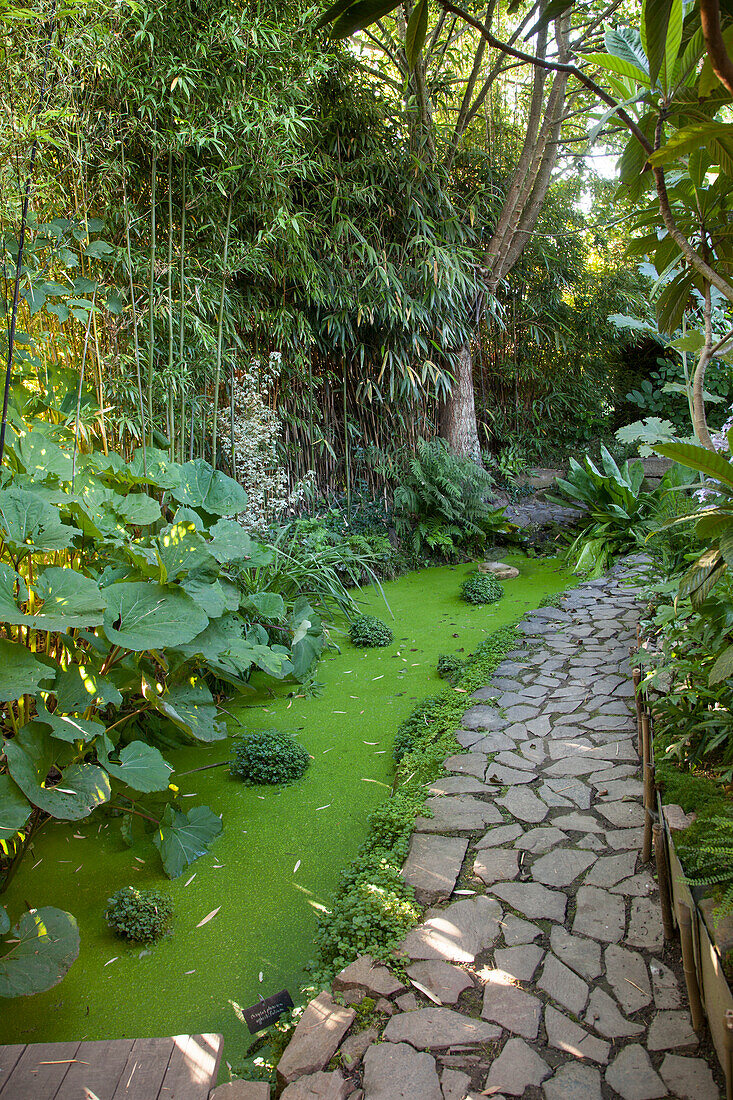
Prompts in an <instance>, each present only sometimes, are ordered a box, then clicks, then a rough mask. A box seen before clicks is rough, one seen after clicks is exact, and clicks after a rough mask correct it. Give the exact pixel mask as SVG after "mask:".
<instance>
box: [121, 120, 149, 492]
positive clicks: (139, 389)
mask: <svg viewBox="0 0 733 1100" xmlns="http://www.w3.org/2000/svg"><path fill="white" fill-rule="evenodd" d="M121 148H122V204H123V209H124V213H125V247H126V249H127V274H128V276H129V281H130V305H131V307H132V335H133V341H134V348H135V376H136V380H137V397H138V402H139V405H140V440H141V442H142V448H143V474H147V472H148V456H147V445H146V443H145V405H144V402H143V380H142V374H141V371H140V343H139V340H138V334H137V306H136V304H135V283H134V280H133V275H132V247H131V245H130V212H129V208H128V205H127V176H126V173H125V142H124V139H123V141H122V144H121Z"/></svg>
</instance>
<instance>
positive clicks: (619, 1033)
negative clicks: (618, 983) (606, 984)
mask: <svg viewBox="0 0 733 1100" xmlns="http://www.w3.org/2000/svg"><path fill="white" fill-rule="evenodd" d="M583 1019H584V1021H585V1023H586V1024H589V1025H590V1026H591V1027H592V1028H594V1029H595V1030H596V1031H597V1032H599V1034H601V1035H605V1037H606V1038H607V1039H625V1038H629V1037H630V1036H632V1035H641V1034H642V1032H643V1031H644V1028H643V1027H642V1026H641V1024H634V1023H632V1022H631V1020H627V1019H626V1017H625V1016H622V1015H621V1013H620V1012H619V1010H618V1007H617V1005H616V1002H615V1001H614V999H613V997H609V995H608V993H604V991H603V990H602V989H594V990H593V991H592V992H591V995H590V1000H589V1001H588V1008H587V1010H586V1013H585V1016H584V1017H583Z"/></svg>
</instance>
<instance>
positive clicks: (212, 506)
mask: <svg viewBox="0 0 733 1100" xmlns="http://www.w3.org/2000/svg"><path fill="white" fill-rule="evenodd" d="M171 494H172V496H173V497H174V498H175V499H176V500H177V501H178V502H179V503H180V504H184V505H186V506H187V507H189V508H201V509H203V511H205V512H208V513H209V514H210V515H214V516H235V515H236V514H237V513H238V512H243V511H244V509H245V508H246V507H247V494H246V493H245V491H244V489H243V488H242V486H241V485H240V484H239V482H237V481H235V480H234V479H233V478H231V477H227V475H226V474H223V473H222V472H221V471H220V470H214V469H213V467H212V466H210V465H209V463H208V462H206V461H204V459H203V458H196V459H194V460H193V462H186V463H184V465H183V466H180V467H179V468H178V481H177V482H176V484H175V485H174V486H173V487H172V488H171Z"/></svg>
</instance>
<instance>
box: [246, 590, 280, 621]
mask: <svg viewBox="0 0 733 1100" xmlns="http://www.w3.org/2000/svg"><path fill="white" fill-rule="evenodd" d="M242 608H243V610H250V609H251V610H253V611H254V612H255V613H256V614H257V615H261V616H262V617H263V618H264V619H274V620H275V621H277V622H279V621H280V620H281V619H282V617H283V615H284V614H285V603H284V601H283V598H282V596H281V595H280V593H279V592H253V593H252V594H251V595H250V596H245V597H244V598H243V600H242Z"/></svg>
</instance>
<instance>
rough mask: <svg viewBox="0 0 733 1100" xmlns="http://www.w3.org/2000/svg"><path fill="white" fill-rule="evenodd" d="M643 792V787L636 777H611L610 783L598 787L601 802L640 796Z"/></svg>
mask: <svg viewBox="0 0 733 1100" xmlns="http://www.w3.org/2000/svg"><path fill="white" fill-rule="evenodd" d="M643 793H644V787H643V785H642V783H641V782H640V781H639V780H638V779H612V780H611V782H610V783H606V784H604V786H603V787H599V788H598V797H599V798H600V800H601V801H602V802H606V801H609V802H612V801H618V800H619V799H622V798H641V797H642V795H643Z"/></svg>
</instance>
